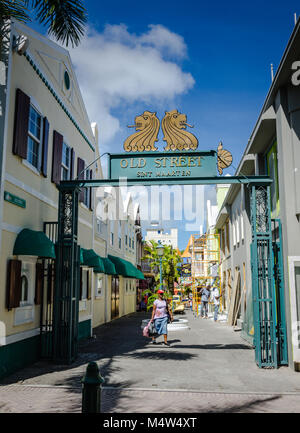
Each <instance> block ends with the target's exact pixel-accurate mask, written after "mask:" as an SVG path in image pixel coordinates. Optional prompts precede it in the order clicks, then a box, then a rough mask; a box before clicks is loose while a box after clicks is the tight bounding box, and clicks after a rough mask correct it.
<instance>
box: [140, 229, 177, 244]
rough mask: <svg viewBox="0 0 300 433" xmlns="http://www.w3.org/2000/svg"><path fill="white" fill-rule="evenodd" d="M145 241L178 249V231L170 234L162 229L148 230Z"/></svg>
mask: <svg viewBox="0 0 300 433" xmlns="http://www.w3.org/2000/svg"><path fill="white" fill-rule="evenodd" d="M145 241H155V242H161V243H162V244H163V245H167V246H172V247H173V248H174V249H176V248H177V247H178V229H175V228H173V229H171V230H170V232H169V233H167V232H165V231H164V229H162V228H149V229H147V232H146V236H145Z"/></svg>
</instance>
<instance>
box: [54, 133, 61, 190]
mask: <svg viewBox="0 0 300 433" xmlns="http://www.w3.org/2000/svg"><path fill="white" fill-rule="evenodd" d="M62 147H63V136H62V135H61V134H59V132H57V131H53V154H52V177H51V181H52V182H54V183H55V184H56V185H58V184H59V182H60V180H61V161H62Z"/></svg>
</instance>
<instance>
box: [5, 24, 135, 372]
mask: <svg viewBox="0 0 300 433" xmlns="http://www.w3.org/2000/svg"><path fill="white" fill-rule="evenodd" d="M20 37H22V41H23V42H22V43H20V40H21V39H20ZM24 41H26V44H25V45H26V49H24ZM7 59H8V65H7V79H6V97H5V98H6V100H5V113H3V114H4V116H5V120H4V124H5V125H4V136H3V153H2V168H1V196H0V242H1V255H0V377H2V376H5V375H7V374H9V373H10V372H12V371H15V370H16V369H18V368H20V367H22V366H24V365H26V364H28V363H31V362H33V361H35V360H36V359H38V358H39V357H40V356H43V353H44V355H45V356H46V357H47V356H49V354H50V353H51V343H50V346H49V347H48V349H47V350H46V351H44V352H43V348H41V347H42V346H43V342H42V341H41V333H43V332H44V335H47V336H48V337H47V338H48V340H49V338H50V340H51V323H52V322H51V320H52V319H51V315H52V314H53V291H54V290H55V288H54V283H53V281H54V274H55V243H56V240H57V239H56V237H57V221H58V195H59V194H58V187H57V186H58V184H59V182H60V180H69V179H70V180H71V179H76V178H77V177H78V178H85V179H91V178H93V179H95V178H99V179H100V178H101V177H102V176H103V175H102V169H101V164H100V162H99V161H98V162H97V163H96V164H93V165H91V167H89V168H87V167H88V165H89V164H91V163H92V162H93V161H94V160H95V159H97V158H98V157H99V150H98V130H97V125H96V124H92V125H91V124H90V121H89V118H88V115H87V112H86V109H85V105H84V102H83V99H82V96H81V93H80V89H79V86H78V83H77V79H76V75H75V73H74V69H73V66H72V62H71V59H70V55H69V53H68V51H67V50H65V49H64V48H62V47H60V46H59V45H57V44H55V43H54V42H52V41H50V40H49V39H47V38H45V37H43V36H42V35H40V34H39V33H37V32H35V31H33V30H31V29H30V28H29V27H27V26H25V25H23V24H21V23H12V25H11V34H10V45H9V49H8V53H7ZM79 201H80V204H79V219H78V224H79V226H78V244H79V245H80V247H81V268H80V295H79V317H78V322H79V327H78V338H83V337H88V336H91V335H92V328H93V327H96V326H98V325H100V324H102V323H105V322H107V321H110V320H111V319H112V318H113V317H112V294H111V291H112V287H115V286H114V284H115V281H116V280H118V283H119V311H118V314H115V315H114V317H120V316H122V315H125V314H128V313H131V312H133V311H135V309H136V308H135V284H136V278H131V279H129V278H125V277H124V276H122V275H120V276H119V275H118V274H117V270H116V268H115V266H114V264H113V262H111V261H110V260H109V258H108V257H107V255H108V254H109V253H110V252H111V253H113V252H114V254H112V258H114V257H115V256H119V257H122V256H124V251H123V250H120V251H113V250H112V251H109V248H108V242H109V234H108V224H102V230H99V224H98V223H99V221H98V219H97V217H96V208H97V206H96V205H97V203H98V198H97V196H96V191H95V190H92V189H90V190H89V189H84V190H82V192H81V193H80V199H79ZM117 223H118V222H117V221H116V224H117ZM122 224H123V222H122ZM123 230H125V228H123ZM122 236H123V235H122ZM122 241H123V239H122ZM132 250H133V251H132V256H131V260H130V261H131V263H132V264H133V265H134V264H135V255H134V248H133V249H132ZM91 253H92V254H94V255H95V257H96V261H97V260H98V259H97V257H99V260H100V262H99V263H100V264H101V266H100V267H99V266H96V265H95V262H94V261H93V260H94V259H95V257H94V258H93V257H92V262H91V256H90V254H91ZM101 258H103V259H104V258H105V264H106V266H103V263H104V260H102V259H101ZM101 260H102V261H101ZM124 263H125V262H124ZM120 269H121V268H120ZM122 269H123V268H122ZM122 272H123V271H122ZM123 273H125V274H126V272H123ZM123 280H124V281H123ZM128 285H129V286H130V296H129V295H127V292H128ZM50 340H49V341H50ZM49 341H48V343H49ZM48 343H47V344H48Z"/></svg>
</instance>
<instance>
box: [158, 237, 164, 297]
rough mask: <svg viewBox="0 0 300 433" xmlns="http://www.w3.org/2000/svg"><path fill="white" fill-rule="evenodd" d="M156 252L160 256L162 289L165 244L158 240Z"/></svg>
mask: <svg viewBox="0 0 300 433" xmlns="http://www.w3.org/2000/svg"><path fill="white" fill-rule="evenodd" d="M156 252H157V255H158V257H159V272H160V288H161V289H162V256H163V255H164V246H163V245H162V244H161V242H160V241H158V245H157V247H156Z"/></svg>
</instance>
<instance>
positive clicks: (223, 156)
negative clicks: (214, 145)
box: [217, 141, 232, 174]
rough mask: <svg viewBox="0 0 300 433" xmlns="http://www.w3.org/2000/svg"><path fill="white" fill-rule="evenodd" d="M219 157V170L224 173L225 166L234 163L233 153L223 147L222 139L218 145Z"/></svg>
mask: <svg viewBox="0 0 300 433" xmlns="http://www.w3.org/2000/svg"><path fill="white" fill-rule="evenodd" d="M217 158H218V170H219V173H220V174H222V173H223V170H224V168H227V167H229V166H230V165H231V163H232V154H231V153H230V152H229V151H228V150H226V149H223V143H222V141H220V143H219V146H218V153H217Z"/></svg>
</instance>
